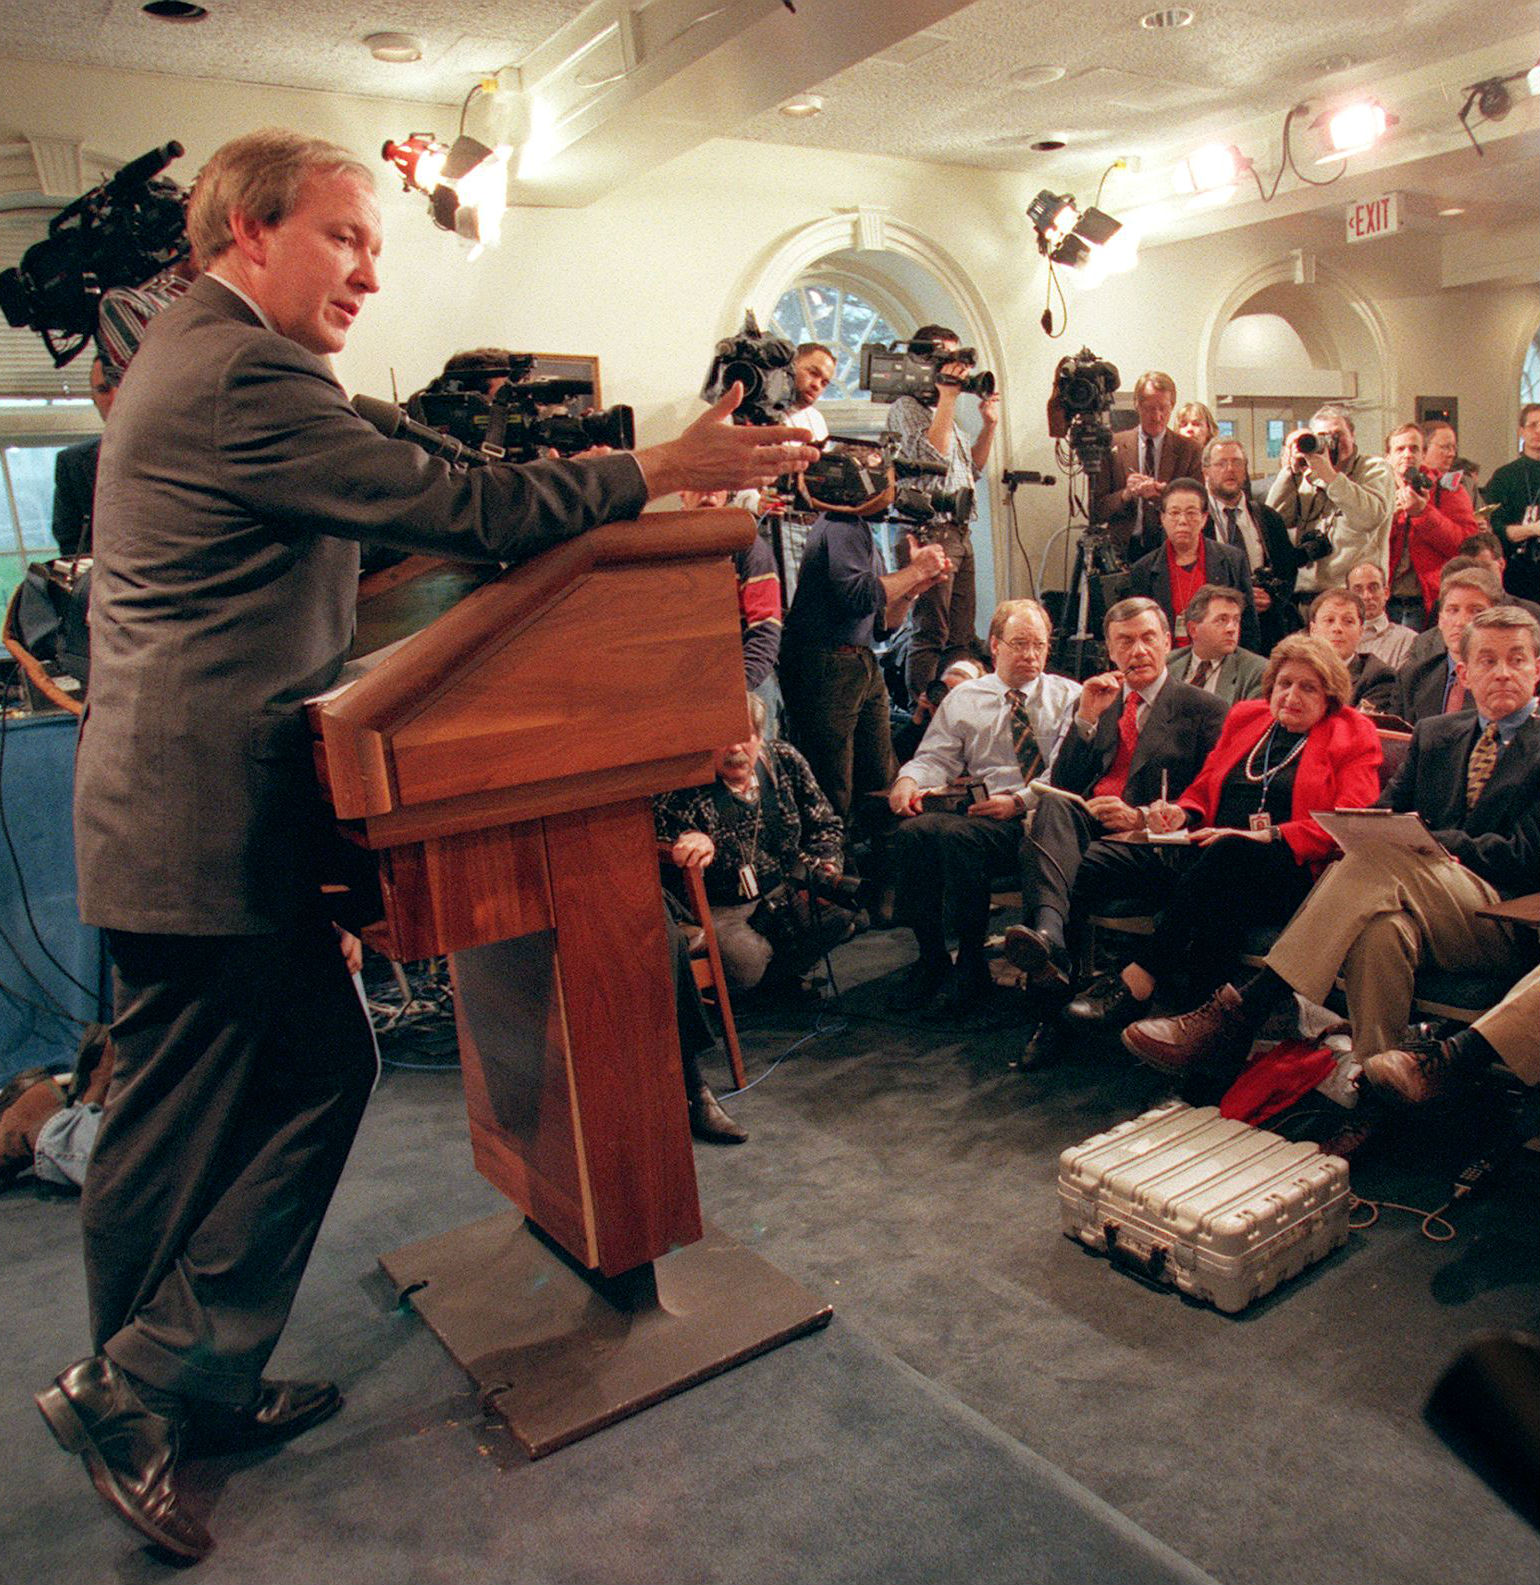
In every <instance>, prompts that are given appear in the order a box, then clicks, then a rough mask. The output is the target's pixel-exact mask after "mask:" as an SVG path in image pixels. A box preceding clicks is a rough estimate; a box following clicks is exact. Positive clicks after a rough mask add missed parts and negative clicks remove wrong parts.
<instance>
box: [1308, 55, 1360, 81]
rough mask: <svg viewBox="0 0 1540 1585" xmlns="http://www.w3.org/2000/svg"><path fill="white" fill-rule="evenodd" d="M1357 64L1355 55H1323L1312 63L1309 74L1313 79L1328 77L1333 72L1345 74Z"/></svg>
mask: <svg viewBox="0 0 1540 1585" xmlns="http://www.w3.org/2000/svg"><path fill="white" fill-rule="evenodd" d="M1357 64H1358V57H1357V56H1356V55H1323V56H1322V57H1321V58H1320V60H1318V61H1314V62H1312V64H1311V67H1310V72H1311V75H1312V76H1314V77H1330V76H1331V75H1332V73H1333V72H1345V71H1347V70H1348V69H1349V68H1350V67H1353V66H1356V65H1357Z"/></svg>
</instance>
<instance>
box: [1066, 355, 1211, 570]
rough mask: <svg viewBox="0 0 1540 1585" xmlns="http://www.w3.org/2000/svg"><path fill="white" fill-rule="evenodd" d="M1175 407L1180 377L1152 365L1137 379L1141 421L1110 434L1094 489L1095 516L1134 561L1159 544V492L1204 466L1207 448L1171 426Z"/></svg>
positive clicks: (1189, 477)
mask: <svg viewBox="0 0 1540 1585" xmlns="http://www.w3.org/2000/svg"><path fill="white" fill-rule="evenodd" d="M1175 407H1176V381H1175V380H1173V379H1172V378H1171V376H1170V375H1169V374H1164V373H1162V372H1161V371H1160V370H1159V369H1150V370H1148V371H1147V372H1146V373H1144V374H1141V375H1140V376H1139V378H1138V379H1137V380H1135V381H1134V408H1135V410H1136V411H1137V412H1138V414H1139V422H1138V424H1137V425H1136V426H1135V427H1134V428H1133V429H1121V430H1119V431H1118V432H1117V433H1116V434H1115V435H1113V437H1112V449H1111V451H1110V452H1108V453H1107V455H1106V457H1105V459H1104V460H1103V462H1102V466H1101V473H1100V476H1099V477H1098V478H1097V482H1096V485H1095V487H1094V488H1093V490H1092V494H1091V521H1092V522H1093V523H1104V524H1106V526H1107V528H1108V530H1109V531H1110V532H1111V534H1112V538H1113V543H1114V544H1115V545H1116V546H1117V548H1118V550H1119V552H1120V553H1121V554H1122V555H1124V556H1125V557H1127V558H1128V560H1130V561H1135V560H1137V559H1138V558H1139V557H1140V556H1146V555H1148V554H1149V553H1150V552H1151V551H1152V550H1157V549H1159V548H1160V545H1161V543H1162V537H1161V528H1160V492H1161V491H1162V490H1163V489H1164V488H1165V486H1166V485H1168V484H1169V483H1170V482H1171V481H1172V480H1173V479H1195V478H1197V477H1198V475H1199V473H1201V472H1202V469H1203V447H1202V446H1201V445H1200V444H1199V443H1198V442H1197V441H1196V440H1193V439H1191V438H1189V437H1188V436H1187V435H1182V434H1178V433H1177V431H1176V430H1174V429H1171V428H1169V427H1168V426H1169V424H1170V422H1171V413H1172V410H1173V409H1174V408H1175Z"/></svg>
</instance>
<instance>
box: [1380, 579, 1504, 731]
mask: <svg viewBox="0 0 1540 1585" xmlns="http://www.w3.org/2000/svg"><path fill="white" fill-rule="evenodd" d="M1501 594H1502V590H1501V588H1500V586H1499V584H1498V582H1497V579H1496V577H1495V576H1494V575H1493V574H1492V573H1491V572H1490V571H1488V570H1487V568H1485V567H1479V566H1474V565H1469V564H1468V565H1465V566H1456V565H1455V564H1454V563H1453V562H1447V563H1445V566H1444V572H1443V576H1442V579H1441V581H1440V583H1439V597H1438V624H1437V626H1436V628H1434V629H1431V630H1430V633H1431V634H1434V635H1436V637H1430V634H1429V633H1424V634H1422V635H1420V636H1419V639H1418V642H1417V643H1416V644H1415V645H1413V647H1412V658H1411V659H1410V660H1408V661H1407V663H1406V664H1405V665H1404V666H1403V667H1402V668H1401V669H1400V671H1398V672H1397V673H1396V687H1395V692H1394V693H1393V694H1392V695H1391V699H1390V709H1391V712H1392V713H1393V714H1395V715H1398V716H1400V717H1401V719H1402V720H1403V721H1410V722H1411V723H1412V724H1413V725H1414V726H1415V725H1416V724H1417V722H1419V721H1421V720H1422V719H1423V718H1424V717H1425V716H1430V715H1443V714H1445V713H1446V712H1453V711H1456V710H1464V709H1466V708H1467V703H1466V692H1465V685H1464V684H1463V683H1462V682H1461V681H1460V677H1459V671H1458V668H1457V666H1456V664H1455V656H1456V655H1457V654H1458V653H1459V648H1460V635H1461V634H1462V633H1463V632H1464V631H1465V629H1466V628H1467V627H1468V626H1469V625H1470V622H1471V620H1472V618H1473V617H1476V616H1478V615H1480V613H1481V612H1483V611H1488V610H1490V609H1491V608H1492V607H1493V606H1495V605H1497V604H1498V602H1499V599H1500V598H1501ZM1525 614H1526V615H1527V614H1528V613H1527V612H1526V613H1525ZM1423 639H1427V640H1428V642H1427V643H1426V644H1424V643H1423V642H1422V640H1423Z"/></svg>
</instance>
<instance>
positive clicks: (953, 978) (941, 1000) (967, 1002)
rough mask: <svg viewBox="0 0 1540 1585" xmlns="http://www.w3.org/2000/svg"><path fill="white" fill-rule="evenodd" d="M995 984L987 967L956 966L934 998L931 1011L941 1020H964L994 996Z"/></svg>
mask: <svg viewBox="0 0 1540 1585" xmlns="http://www.w3.org/2000/svg"><path fill="white" fill-rule="evenodd" d="M994 989H995V982H994V981H993V980H992V979H991V978H990V977H989V970H988V968H987V967H984V966H983V965H980V966H979V967H978V968H971V967H967V968H965V967H964V966H963V965H962V964H958V965H957V967H956V968H954V969H953V970H952V972H951V974H949V975H948V976H947V981H946V984H945V985H943V986H942V987H941V993H940V995H939V996H937V997H936V1000H935V1003H934V1008H933V1010H934V1011H935V1012H937V1013H939V1014H940V1015H941V1016H942V1017H943V1018H966V1017H967V1016H968V1014H969V1013H972V1012H976V1011H977V1010H978V1009H979V1007H980V1006H981V1005H982V1004H983V1003H984V1002H986V1001H988V999H989V998H990V996H992V995H993V994H994Z"/></svg>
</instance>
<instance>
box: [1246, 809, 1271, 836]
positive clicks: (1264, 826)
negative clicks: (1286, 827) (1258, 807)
mask: <svg viewBox="0 0 1540 1585" xmlns="http://www.w3.org/2000/svg"><path fill="white" fill-rule="evenodd" d="M1251 829H1252V830H1253V831H1271V830H1272V829H1273V817H1272V816H1271V815H1270V814H1268V813H1267V811H1266V810H1263V811H1262V812H1261V813H1260V814H1254V815H1252V817H1251Z"/></svg>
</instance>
